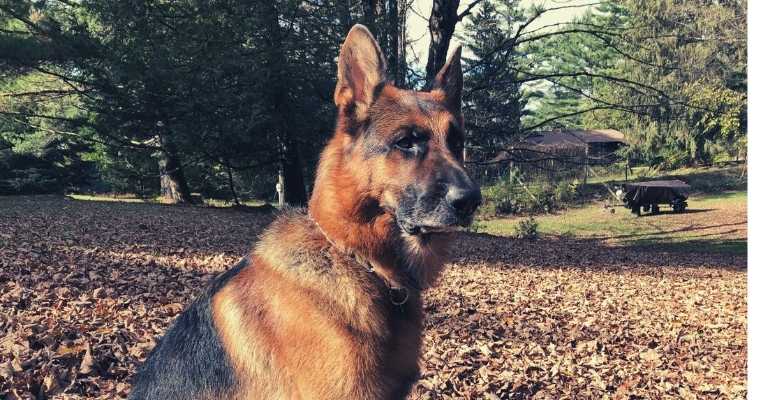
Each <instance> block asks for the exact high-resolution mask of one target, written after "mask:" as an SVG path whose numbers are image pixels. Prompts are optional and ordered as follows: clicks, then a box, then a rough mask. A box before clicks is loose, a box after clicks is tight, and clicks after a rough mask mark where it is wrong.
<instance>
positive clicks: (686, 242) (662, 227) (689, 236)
mask: <svg viewBox="0 0 775 400" xmlns="http://www.w3.org/2000/svg"><path fill="white" fill-rule="evenodd" d="M746 194H747V193H746V192H745V191H734V192H723V193H718V194H713V195H703V196H699V197H690V198H689V209H688V210H687V212H685V213H681V214H674V213H672V211H667V212H663V213H661V214H658V215H650V214H645V215H644V216H642V217H635V216H634V215H632V214H631V213H630V212H629V210H626V209H624V208H622V207H616V208H613V209H611V208H604V207H603V206H602V205H601V204H599V203H597V204H587V205H584V206H580V207H576V208H572V209H569V210H567V211H566V212H564V213H562V214H552V215H540V216H536V217H535V220H536V222H537V223H538V233H539V235H550V236H567V237H572V238H580V239H599V240H603V241H605V242H606V243H609V244H612V245H618V246H633V247H644V248H648V247H653V248H658V249H660V250H664V251H681V252H720V253H732V254H744V253H745V252H746V251H747V238H746V235H747V220H746V200H747V197H746ZM611 210H613V211H614V212H613V213H612V212H611ZM522 219H523V218H499V219H493V220H489V221H480V222H479V223H478V225H479V227H480V228H479V230H480V231H481V232H486V233H490V234H493V235H500V236H513V235H514V232H515V229H517V228H516V227H517V226H518V224H519V223H520V221H521V220H522Z"/></svg>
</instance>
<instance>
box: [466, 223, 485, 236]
mask: <svg viewBox="0 0 775 400" xmlns="http://www.w3.org/2000/svg"><path fill="white" fill-rule="evenodd" d="M483 230H484V224H483V223H482V222H481V221H479V220H474V222H472V223H471V226H469V227H468V228H466V232H471V233H479V232H482V231H483Z"/></svg>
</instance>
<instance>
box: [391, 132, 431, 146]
mask: <svg viewBox="0 0 775 400" xmlns="http://www.w3.org/2000/svg"><path fill="white" fill-rule="evenodd" d="M427 141H428V135H427V134H423V133H421V132H417V131H416V130H414V129H412V130H410V131H408V132H407V133H406V135H404V136H403V137H402V138H401V139H398V141H396V143H395V146H396V147H398V148H399V149H401V150H412V149H414V148H415V147H417V146H418V145H419V144H422V143H424V142H427Z"/></svg>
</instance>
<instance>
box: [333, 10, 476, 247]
mask: <svg viewBox="0 0 775 400" xmlns="http://www.w3.org/2000/svg"><path fill="white" fill-rule="evenodd" d="M462 80H463V73H462V69H461V65H460V48H458V49H457V50H456V51H455V52H454V54H453V55H452V57H451V58H450V59H449V61H447V63H446V65H444V67H443V68H442V69H441V71H439V73H438V75H436V78H435V80H434V82H433V86H432V89H431V91H429V92H417V91H410V90H402V89H399V88H397V87H395V86H393V85H392V84H391V83H389V82H387V77H386V72H385V59H384V57H383V55H382V52H381V50H380V48H379V45H377V43H376V41H375V40H374V37H373V36H372V35H371V34H370V33H369V31H368V30H367V29H366V28H365V27H363V26H361V25H356V26H355V27H353V28H352V30H351V31H350V33H349V34H348V35H347V39H346V40H345V42H344V44H343V45H342V49H341V52H340V56H339V66H338V82H337V86H336V91H335V94H334V99H335V101H336V104H337V107H338V108H339V120H338V127H337V132H338V133H337V135H339V136H341V137H340V138H338V139H339V141H340V142H338V143H339V148H340V149H339V150H337V151H340V152H341V153H339V155H340V156H341V163H342V165H341V167H342V168H346V169H348V171H349V173H348V174H347V175H348V176H351V177H353V178H352V179H353V180H354V182H351V184H352V185H354V186H356V187H355V188H353V189H355V190H357V191H359V192H360V193H364V194H365V195H366V197H368V199H369V201H371V202H373V203H374V204H373V206H374V207H378V208H379V210H380V211H381V212H386V213H389V214H392V215H393V216H394V217H395V221H396V223H397V225H398V227H399V228H400V229H401V231H403V232H404V233H405V234H408V235H427V234H432V233H437V232H446V231H449V230H452V229H455V228H456V227H461V226H466V225H469V224H470V223H471V221H472V218H473V214H474V211H475V210H476V208H477V207H478V206H479V204H480V202H481V193H480V191H479V187H478V185H477V184H476V183H474V182H473V181H472V180H471V179H470V178H469V176H468V174H467V173H466V171H465V168H464V165H463V140H464V138H463V132H464V130H463V118H462V116H461V114H460V111H461V92H462V88H463V81H462ZM336 140H337V138H336V137H335V139H334V141H336Z"/></svg>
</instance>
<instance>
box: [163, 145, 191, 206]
mask: <svg viewBox="0 0 775 400" xmlns="http://www.w3.org/2000/svg"><path fill="white" fill-rule="evenodd" d="M161 143H162V146H163V147H164V150H163V151H159V152H157V157H158V160H159V179H160V180H159V188H160V194H161V198H162V202H164V203H170V204H177V203H188V204H191V203H192V199H191V191H190V190H189V188H188V182H187V181H186V176H185V174H184V173H183V166H182V165H181V163H180V159H179V158H178V155H177V151H176V149H175V146H174V145H172V144H171V143H165V141H164V140H162V141H161Z"/></svg>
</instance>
